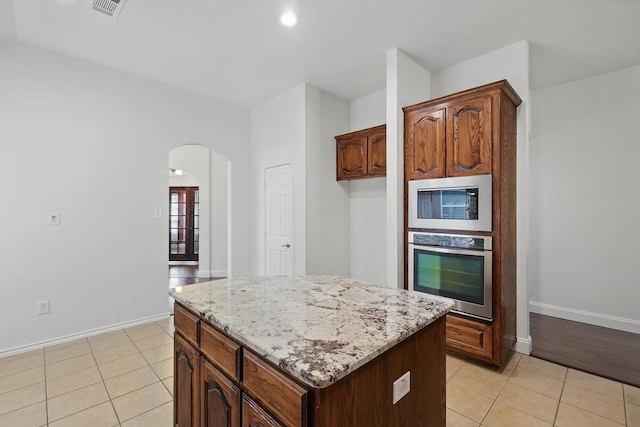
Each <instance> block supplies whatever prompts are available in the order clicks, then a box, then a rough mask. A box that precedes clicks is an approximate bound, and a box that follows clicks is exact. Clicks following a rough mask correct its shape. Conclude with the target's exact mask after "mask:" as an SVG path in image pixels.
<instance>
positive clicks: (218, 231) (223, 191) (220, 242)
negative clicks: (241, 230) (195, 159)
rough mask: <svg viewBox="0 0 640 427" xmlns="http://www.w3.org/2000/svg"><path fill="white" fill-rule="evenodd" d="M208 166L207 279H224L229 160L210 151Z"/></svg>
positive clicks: (227, 240)
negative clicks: (208, 258)
mask: <svg viewBox="0 0 640 427" xmlns="http://www.w3.org/2000/svg"><path fill="white" fill-rule="evenodd" d="M209 164H210V165H211V170H210V173H209V176H210V178H211V181H210V183H209V188H210V190H211V198H210V207H209V213H210V218H211V219H210V221H209V225H210V231H211V233H210V240H209V242H210V245H211V246H210V247H211V263H210V268H211V270H210V271H209V272H208V274H209V275H208V276H207V277H226V276H228V269H229V256H228V255H229V252H230V246H229V236H230V235H231V230H229V228H228V227H229V221H228V217H229V203H228V202H229V184H230V183H229V159H227V158H226V157H225V156H223V155H220V154H218V153H217V152H215V151H211V153H210V158H209Z"/></svg>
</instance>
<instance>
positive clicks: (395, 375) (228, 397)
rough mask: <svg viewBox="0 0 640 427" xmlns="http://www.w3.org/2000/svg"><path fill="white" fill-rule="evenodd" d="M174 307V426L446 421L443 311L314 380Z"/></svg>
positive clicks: (400, 425)
mask: <svg viewBox="0 0 640 427" xmlns="http://www.w3.org/2000/svg"><path fill="white" fill-rule="evenodd" d="M175 307H176V308H175V322H174V323H175V326H176V334H175V348H176V351H175V355H176V358H175V361H174V367H175V371H174V425H175V426H177V427H192V426H193V427H195V426H206V427H217V426H220V427H222V426H224V427H240V426H242V427H267V426H269V427H282V426H285V427H406V426H412V427H444V426H445V424H446V423H445V413H446V412H445V411H446V409H445V408H446V389H445V387H446V378H445V376H446V374H445V365H446V363H445V318H444V317H441V318H439V319H437V320H435V321H434V322H433V323H431V324H430V325H428V326H426V327H424V328H423V329H421V330H419V331H418V332H416V333H414V334H413V335H411V336H409V337H407V338H406V339H404V340H402V341H401V342H399V343H397V344H396V345H395V346H393V347H392V348H390V349H388V350H387V351H385V352H383V353H382V354H380V355H378V356H377V357H375V358H374V359H372V360H371V361H369V362H368V363H366V364H365V365H363V366H361V367H359V368H358V369H356V370H354V371H353V372H351V373H349V374H348V375H346V376H345V377H343V378H341V379H339V380H338V381H336V382H335V383H333V384H330V385H329V386H327V387H324V388H317V387H313V386H310V385H309V384H306V383H304V382H302V381H300V380H299V379H298V378H296V377H294V376H293V375H292V374H291V373H289V372H288V371H286V370H285V369H283V368H280V367H278V366H277V365H275V364H274V363H272V362H270V361H268V360H266V359H265V358H264V357H262V356H260V355H258V354H256V352H254V351H252V350H251V349H249V348H247V347H245V346H244V344H243V343H240V342H238V341H237V340H235V339H233V338H231V337H230V336H228V335H227V334H226V333H225V332H223V331H222V330H220V329H218V328H216V327H215V326H213V325H211V324H210V323H209V322H207V321H206V320H204V319H202V318H200V317H198V316H197V315H195V314H194V313H193V312H191V311H190V310H188V309H187V308H186V307H184V306H182V305H180V304H177V303H176V306H175ZM203 331H208V332H205V333H203ZM212 339H213V342H211V340H212ZM407 372H409V373H410V390H409V392H408V393H407V394H406V395H405V396H404V397H402V398H401V399H400V400H398V401H397V402H396V403H395V404H394V403H393V383H394V381H396V380H398V379H399V378H400V377H402V376H403V375H404V374H405V373H407Z"/></svg>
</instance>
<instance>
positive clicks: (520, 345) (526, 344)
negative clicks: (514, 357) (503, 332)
mask: <svg viewBox="0 0 640 427" xmlns="http://www.w3.org/2000/svg"><path fill="white" fill-rule="evenodd" d="M532 343H533V341H532V340H531V335H529V336H528V337H527V338H526V339H525V338H520V337H518V339H517V341H516V348H515V350H516V351H517V352H518V353H522V354H526V355H529V354H531V350H532V348H533V346H532Z"/></svg>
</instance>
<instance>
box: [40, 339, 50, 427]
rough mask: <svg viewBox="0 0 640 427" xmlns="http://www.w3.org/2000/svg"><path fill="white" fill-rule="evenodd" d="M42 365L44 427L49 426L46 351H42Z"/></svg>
mask: <svg viewBox="0 0 640 427" xmlns="http://www.w3.org/2000/svg"><path fill="white" fill-rule="evenodd" d="M42 363H43V365H44V420H45V426H47V427H48V426H49V392H48V390H47V351H46V349H45V348H43V349H42Z"/></svg>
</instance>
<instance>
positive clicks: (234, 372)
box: [200, 322, 242, 381]
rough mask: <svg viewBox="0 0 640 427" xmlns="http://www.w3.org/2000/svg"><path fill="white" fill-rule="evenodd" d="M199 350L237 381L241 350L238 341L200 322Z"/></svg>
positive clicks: (238, 378)
mask: <svg viewBox="0 0 640 427" xmlns="http://www.w3.org/2000/svg"><path fill="white" fill-rule="evenodd" d="M200 350H201V351H202V353H203V354H204V355H205V356H206V357H207V358H208V359H209V360H211V361H212V362H213V363H214V364H216V365H218V367H219V368H220V369H221V370H222V371H223V372H224V373H226V374H227V375H229V376H230V377H231V378H233V379H235V380H237V381H239V380H240V362H241V356H242V351H241V347H240V345H239V344H238V343H236V342H234V341H232V340H230V339H229V338H227V337H225V336H224V335H223V334H222V333H220V332H218V331H217V330H215V329H214V328H213V327H212V326H209V325H207V324H206V323H204V322H202V323H201V324H200Z"/></svg>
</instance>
